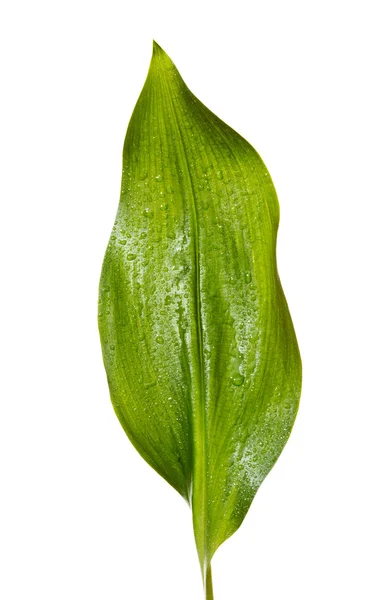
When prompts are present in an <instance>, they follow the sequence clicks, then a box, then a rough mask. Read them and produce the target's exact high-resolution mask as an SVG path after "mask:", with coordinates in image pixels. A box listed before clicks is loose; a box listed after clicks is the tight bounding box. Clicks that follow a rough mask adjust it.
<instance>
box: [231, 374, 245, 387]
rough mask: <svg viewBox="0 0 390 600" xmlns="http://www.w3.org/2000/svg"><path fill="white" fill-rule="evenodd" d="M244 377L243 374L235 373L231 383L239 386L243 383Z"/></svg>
mask: <svg viewBox="0 0 390 600" xmlns="http://www.w3.org/2000/svg"><path fill="white" fill-rule="evenodd" d="M244 379H245V377H244V376H243V375H235V376H234V377H232V383H233V385H235V386H237V387H239V386H240V385H242V384H243V383H244Z"/></svg>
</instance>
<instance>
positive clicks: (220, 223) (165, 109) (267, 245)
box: [99, 44, 301, 598]
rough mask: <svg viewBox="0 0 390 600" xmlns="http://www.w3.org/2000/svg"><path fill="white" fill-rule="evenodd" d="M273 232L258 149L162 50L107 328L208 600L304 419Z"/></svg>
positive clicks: (103, 296)
mask: <svg viewBox="0 0 390 600" xmlns="http://www.w3.org/2000/svg"><path fill="white" fill-rule="evenodd" d="M278 222H279V205H278V200H277V197H276V193H275V190H274V187H273V184H272V181H271V178H270V175H269V173H268V172H267V169H266V167H265V165H264V163H263V162H262V160H261V158H260V157H259V155H258V154H257V152H256V151H255V150H254V149H253V148H252V146H250V144H249V143H248V142H246V141H245V140H244V139H243V138H242V137H241V136H240V135H238V134H237V133H236V132H235V131H233V130H232V129H231V128H230V127H228V126H227V125H226V124H225V123H223V122H222V121H221V120H220V119H218V117H216V116H215V115H214V114H213V113H211V112H210V111H209V110H208V109H207V108H206V107H205V106H204V105H203V104H202V103H201V102H200V101H199V100H198V99H197V98H196V97H195V96H194V95H193V94H192V93H191V92H190V90H189V89H188V88H187V86H186V85H185V83H184V82H183V80H182V78H181V77H180V75H179V73H178V71H177V69H176V68H175V66H174V65H173V63H172V62H171V60H170V59H169V57H168V56H167V55H166V54H165V52H164V51H163V50H162V49H161V48H160V47H159V46H158V45H157V44H155V45H154V52H153V58H152V62H151V66H150V70H149V74H148V77H147V80H146V83H145V85H144V88H143V90H142V92H141V95H140V98H139V100H138V102H137V105H136V107H135V109H134V113H133V115H132V118H131V121H130V125H129V128H128V131H127V135H126V139H125V144H124V151H123V178H122V190H121V198H120V203H119V208H118V213H117V217H116V221H115V225H114V228H113V231H112V236H111V239H110V242H109V245H108V248H107V252H106V255H105V259H104V264H103V270H102V275H101V284H100V299H99V303H100V304H99V327H100V334H101V341H102V348H103V356H104V363H105V367H106V371H107V377H108V383H109V388H110V393H111V399H112V403H113V405H114V408H115V411H116V414H117V416H118V418H119V420H120V422H121V424H122V426H123V428H124V430H125V431H126V433H127V435H128V437H129V438H130V440H131V441H132V443H133V444H134V446H135V447H136V448H137V450H138V451H139V452H140V454H141V455H142V456H143V457H144V458H145V460H146V461H147V462H148V463H149V464H150V465H151V466H152V467H153V468H154V469H155V470H156V471H157V472H158V473H160V475H162V476H163V477H164V478H165V479H166V480H167V481H168V482H169V483H170V484H171V485H172V486H173V487H174V488H175V489H176V490H177V491H178V492H179V493H180V494H181V495H182V496H183V497H184V498H185V499H186V500H187V501H188V502H189V504H190V505H191V507H192V511H193V523H194V532H195V539H196V544H197V549H198V553H199V558H200V562H201V565H202V570H203V575H204V579H205V581H206V579H207V586H206V587H207V588H208V589H207V594H208V595H207V597H208V598H211V597H212V590H211V572H210V570H209V565H210V560H211V557H212V556H213V554H214V552H215V551H216V549H217V548H218V546H219V545H220V544H221V543H222V542H223V541H224V540H226V539H227V538H228V537H229V536H230V535H232V534H233V533H234V532H235V531H236V529H237V528H238V527H239V526H240V524H241V522H242V520H243V518H244V516H245V514H246V512H247V510H248V508H249V506H250V504H251V502H252V500H253V497H254V495H255V493H256V491H257V489H258V487H259V485H260V484H261V482H262V481H263V479H264V477H265V476H266V475H267V473H268V472H269V471H270V469H271V468H272V466H273V465H274V463H275V461H276V460H277V458H278V456H279V455H280V453H281V451H282V449H283V447H284V445H285V443H286V441H287V438H288V436H289V434H290V431H291V428H292V426H293V423H294V419H295V416H296V412H297V409H298V402H299V396H300V387H301V364H300V357H299V351H298V346H297V342H296V338H295V334H294V329H293V325H292V322H291V318H290V315H289V311H288V308H287V304H286V300H285V297H284V295H283V291H282V288H281V285H280V281H279V277H278V273H277V267H276V234H277V228H278Z"/></svg>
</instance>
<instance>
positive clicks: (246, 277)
mask: <svg viewBox="0 0 390 600" xmlns="http://www.w3.org/2000/svg"><path fill="white" fill-rule="evenodd" d="M251 281H252V275H251V273H250V271H247V272H246V273H245V283H250V282H251Z"/></svg>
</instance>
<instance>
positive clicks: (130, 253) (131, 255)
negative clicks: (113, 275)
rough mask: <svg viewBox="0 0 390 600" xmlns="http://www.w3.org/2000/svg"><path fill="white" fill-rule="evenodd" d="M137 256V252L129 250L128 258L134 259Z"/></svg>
mask: <svg viewBox="0 0 390 600" xmlns="http://www.w3.org/2000/svg"><path fill="white" fill-rule="evenodd" d="M136 257H137V255H136V254H132V252H129V254H128V255H127V260H134V259H135V258H136Z"/></svg>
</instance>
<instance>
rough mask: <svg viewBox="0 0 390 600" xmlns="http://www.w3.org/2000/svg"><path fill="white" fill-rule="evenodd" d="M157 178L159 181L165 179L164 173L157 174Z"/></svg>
mask: <svg viewBox="0 0 390 600" xmlns="http://www.w3.org/2000/svg"><path fill="white" fill-rule="evenodd" d="M155 179H156V181H158V183H160V182H161V181H163V179H164V175H156V177H155Z"/></svg>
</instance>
